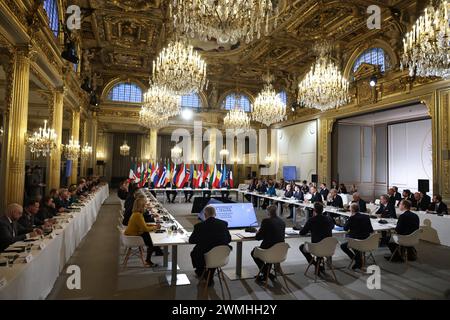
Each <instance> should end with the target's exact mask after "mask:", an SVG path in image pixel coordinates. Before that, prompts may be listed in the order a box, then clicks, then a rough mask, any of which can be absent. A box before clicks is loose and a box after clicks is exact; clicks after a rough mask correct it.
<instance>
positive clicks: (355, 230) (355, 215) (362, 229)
mask: <svg viewBox="0 0 450 320" xmlns="http://www.w3.org/2000/svg"><path fill="white" fill-rule="evenodd" d="M350 211H351V216H350V218H349V219H348V220H347V223H346V224H345V226H344V230H345V231H347V232H348V234H347V236H348V237H349V238H352V239H358V240H364V239H367V238H368V237H369V236H370V234H371V233H372V232H373V228H372V223H371V222H370V217H369V216H368V215H367V214H361V213H360V210H359V206H358V204H357V203H352V205H351V206H350ZM341 249H342V251H344V252H345V253H346V254H347V255H348V257H349V258H350V259H353V258H355V263H354V265H353V266H352V269H353V270H355V269H361V266H362V258H361V252H359V251H356V250H355V252H353V251H352V250H351V249H349V247H348V242H344V243H342V244H341Z"/></svg>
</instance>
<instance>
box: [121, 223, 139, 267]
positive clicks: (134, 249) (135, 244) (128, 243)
mask: <svg viewBox="0 0 450 320" xmlns="http://www.w3.org/2000/svg"><path fill="white" fill-rule="evenodd" d="M117 229H118V230H119V232H120V240H121V242H122V245H123V246H124V247H125V258H124V260H123V263H122V265H123V267H124V268H125V267H126V266H127V264H128V259H129V258H130V256H137V257H139V258H140V259H141V261H142V264H143V265H144V267H145V266H146V263H145V259H144V247H145V243H144V239H142V237H141V236H126V235H124V234H123V230H121V228H120V227H119V226H118V227H117Z"/></svg>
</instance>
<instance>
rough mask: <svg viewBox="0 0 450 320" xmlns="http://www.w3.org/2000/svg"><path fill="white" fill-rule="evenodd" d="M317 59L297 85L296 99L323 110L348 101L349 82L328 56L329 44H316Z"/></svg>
mask: <svg viewBox="0 0 450 320" xmlns="http://www.w3.org/2000/svg"><path fill="white" fill-rule="evenodd" d="M315 50H316V52H317V53H318V54H319V58H318V59H317V61H316V62H315V63H314V64H313V65H312V66H311V69H310V71H309V72H308V73H307V74H306V76H305V77H304V78H303V80H302V81H301V82H300V83H299V85H298V101H299V102H300V103H302V104H304V105H305V106H306V107H308V108H315V109H319V110H321V111H325V110H328V109H332V108H337V107H339V106H342V105H344V104H345V103H347V102H348V86H349V83H348V81H347V79H346V78H344V77H343V76H342V74H341V71H340V70H339V68H338V67H337V66H336V65H335V64H334V62H333V61H332V60H331V58H330V51H331V50H330V45H329V43H328V42H327V41H323V42H321V43H320V44H318V45H317V46H316V49H315Z"/></svg>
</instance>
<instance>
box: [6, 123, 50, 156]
mask: <svg viewBox="0 0 450 320" xmlns="http://www.w3.org/2000/svg"><path fill="white" fill-rule="evenodd" d="M1 135H3V128H2V131H1ZM56 138H57V135H56V133H55V130H54V129H50V128H47V120H45V121H44V128H39V131H35V132H34V133H33V134H32V135H30V136H28V137H26V142H27V144H28V146H29V147H30V151H31V154H32V155H33V157H35V158H38V157H40V156H43V157H46V156H48V155H50V153H51V151H52V150H53V149H54V148H55V147H56Z"/></svg>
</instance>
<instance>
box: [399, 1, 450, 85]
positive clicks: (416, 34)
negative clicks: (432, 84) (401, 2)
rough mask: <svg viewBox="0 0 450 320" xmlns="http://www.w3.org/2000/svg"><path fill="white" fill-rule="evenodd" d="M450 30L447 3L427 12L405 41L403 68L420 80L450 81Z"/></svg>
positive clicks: (429, 7)
mask: <svg viewBox="0 0 450 320" xmlns="http://www.w3.org/2000/svg"><path fill="white" fill-rule="evenodd" d="M449 36H450V26H449V17H448V3H447V1H440V3H439V6H438V8H437V9H435V8H434V7H433V5H432V3H430V5H429V6H428V7H427V8H426V9H425V13H424V15H422V16H420V18H419V19H417V21H416V23H415V24H414V26H413V28H412V30H411V31H410V32H409V33H407V34H406V36H405V37H404V38H403V55H402V59H401V64H400V68H401V69H402V70H403V69H404V68H409V75H410V76H411V77H412V76H419V77H442V78H449V77H450V43H449V41H450V38H449Z"/></svg>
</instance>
